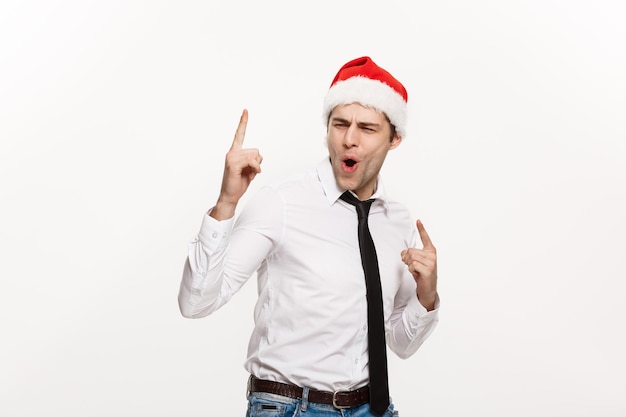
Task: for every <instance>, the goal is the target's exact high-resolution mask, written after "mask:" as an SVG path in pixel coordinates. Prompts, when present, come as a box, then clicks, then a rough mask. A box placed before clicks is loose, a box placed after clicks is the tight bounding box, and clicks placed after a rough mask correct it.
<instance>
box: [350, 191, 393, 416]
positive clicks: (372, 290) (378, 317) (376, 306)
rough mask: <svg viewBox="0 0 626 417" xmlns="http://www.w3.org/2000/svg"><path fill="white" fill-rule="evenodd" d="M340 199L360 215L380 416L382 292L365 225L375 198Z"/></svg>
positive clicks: (385, 399)
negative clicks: (364, 199) (363, 199)
mask: <svg viewBox="0 0 626 417" xmlns="http://www.w3.org/2000/svg"><path fill="white" fill-rule="evenodd" d="M340 198H341V199H342V200H343V201H345V202H347V203H350V204H352V205H353V206H355V207H356V213H357V216H358V217H359V247H360V249H361V263H362V264H363V271H364V272H365V287H366V289H367V325H368V328H369V331H368V347H369V348H368V351H369V371H370V409H371V410H372V411H373V412H374V413H376V414H378V415H381V416H382V415H383V413H384V412H385V410H387V408H388V407H389V384H388V382H387V348H386V345H385V319H384V316H383V293H382V289H381V285H380V272H379V270H378V257H377V256H376V248H375V247H374V241H373V240H372V235H371V234H370V229H369V226H368V224H367V216H368V215H369V212H370V207H371V206H372V203H373V202H374V200H366V201H361V200H359V199H358V198H356V197H355V196H354V195H353V194H352V193H351V192H350V191H346V192H345V193H343V194H342V195H341V197H340Z"/></svg>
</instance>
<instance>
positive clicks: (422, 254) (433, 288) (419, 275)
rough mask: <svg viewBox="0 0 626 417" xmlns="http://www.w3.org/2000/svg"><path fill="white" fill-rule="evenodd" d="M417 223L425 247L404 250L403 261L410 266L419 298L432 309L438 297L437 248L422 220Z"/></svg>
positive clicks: (427, 307) (426, 306)
mask: <svg viewBox="0 0 626 417" xmlns="http://www.w3.org/2000/svg"><path fill="white" fill-rule="evenodd" d="M416 225H417V231H418V232H419V235H420V239H421V240H422V245H423V248H422V249H417V248H409V249H406V250H403V251H402V253H401V256H402V262H404V263H405V264H406V265H407V266H408V268H409V272H411V274H412V275H413V279H415V283H416V284H417V298H418V299H419V300H420V303H421V304H422V305H423V306H424V307H425V308H426V309H427V310H428V311H430V310H433V309H434V308H435V300H436V298H437V250H436V249H435V246H434V245H433V242H432V241H431V240H430V236H428V233H427V232H426V228H424V225H423V224H422V222H421V220H418V221H417V222H416Z"/></svg>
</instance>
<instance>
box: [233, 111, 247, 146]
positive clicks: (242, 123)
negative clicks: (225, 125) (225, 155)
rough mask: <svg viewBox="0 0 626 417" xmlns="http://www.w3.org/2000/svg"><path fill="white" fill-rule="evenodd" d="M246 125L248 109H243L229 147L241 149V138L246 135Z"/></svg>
mask: <svg viewBox="0 0 626 417" xmlns="http://www.w3.org/2000/svg"><path fill="white" fill-rule="evenodd" d="M246 126H248V110H247V109H243V112H242V113H241V118H240V119H239V126H237V131H236V132H235V138H234V139H233V145H232V146H231V149H241V147H242V146H243V138H244V137H245V136H246Z"/></svg>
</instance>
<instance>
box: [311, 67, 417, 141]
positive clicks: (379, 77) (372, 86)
mask: <svg viewBox="0 0 626 417" xmlns="http://www.w3.org/2000/svg"><path fill="white" fill-rule="evenodd" d="M407 100H408V95H407V92H406V89H405V88H404V86H403V85H402V84H401V83H400V81H398V80H396V79H395V78H394V77H393V76H392V75H391V74H389V73H388V72H387V71H385V70H384V69H383V68H381V67H379V66H378V65H376V64H375V63H374V61H372V59H371V58H370V57H367V56H364V57H361V58H357V59H354V60H352V61H350V62H348V63H347V64H345V65H344V66H343V67H341V69H339V72H338V73H337V75H336V76H335V79H334V80H333V82H332V83H331V85H330V89H329V90H328V93H327V94H326V97H325V98H324V113H323V117H324V122H325V123H327V122H328V117H329V115H330V112H332V111H333V109H334V108H335V107H336V106H338V105H341V104H350V103H359V104H362V105H363V106H368V107H373V108H375V109H377V110H379V111H381V112H383V113H385V114H386V115H387V117H388V118H389V121H390V122H391V124H392V125H394V126H395V127H396V132H397V133H398V135H399V136H401V137H403V136H404V135H405V134H406V123H407Z"/></svg>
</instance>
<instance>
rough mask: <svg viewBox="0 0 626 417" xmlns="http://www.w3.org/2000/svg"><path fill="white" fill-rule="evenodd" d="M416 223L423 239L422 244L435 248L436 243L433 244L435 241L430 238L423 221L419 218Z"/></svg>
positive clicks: (430, 248) (425, 246)
mask: <svg viewBox="0 0 626 417" xmlns="http://www.w3.org/2000/svg"><path fill="white" fill-rule="evenodd" d="M416 224H417V231H418V232H419V234H420V239H421V240H422V244H423V245H424V249H428V250H435V245H433V242H432V241H431V240H430V236H428V232H426V228H425V227H424V224H423V223H422V221H421V220H418V221H417V222H416Z"/></svg>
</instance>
